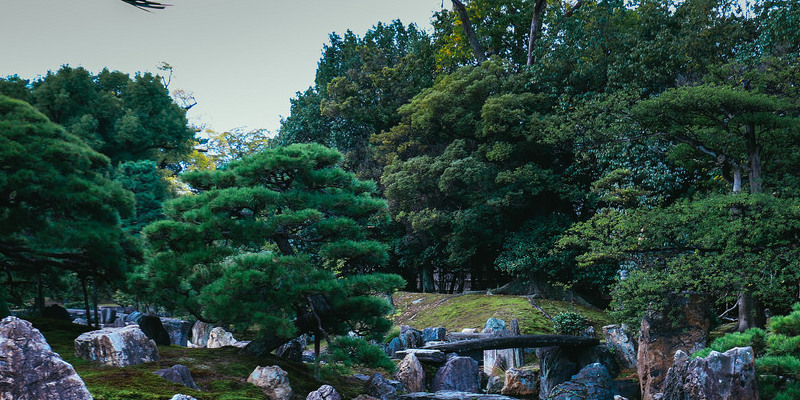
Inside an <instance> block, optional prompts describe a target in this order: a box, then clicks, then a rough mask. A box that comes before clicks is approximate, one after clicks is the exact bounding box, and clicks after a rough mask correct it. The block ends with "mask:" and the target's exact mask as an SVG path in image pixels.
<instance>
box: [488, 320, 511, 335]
mask: <svg viewBox="0 0 800 400" xmlns="http://www.w3.org/2000/svg"><path fill="white" fill-rule="evenodd" d="M505 329H506V321H503V320H502V319H498V318H489V319H488V320H486V324H485V325H484V326H483V332H485V333H491V332H499V331H503V330H505Z"/></svg>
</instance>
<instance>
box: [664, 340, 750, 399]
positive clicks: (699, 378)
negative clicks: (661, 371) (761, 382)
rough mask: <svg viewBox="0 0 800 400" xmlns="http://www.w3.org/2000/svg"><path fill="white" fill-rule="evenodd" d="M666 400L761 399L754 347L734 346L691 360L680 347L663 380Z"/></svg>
mask: <svg viewBox="0 0 800 400" xmlns="http://www.w3.org/2000/svg"><path fill="white" fill-rule="evenodd" d="M664 383H665V385H664V393H663V397H661V398H662V399H663V400H682V399H693V400H695V399H696V400H735V399H758V388H757V384H756V374H755V364H754V354H753V349H752V348H750V347H734V348H733V349H730V350H728V351H726V352H725V353H719V352H716V351H712V352H711V353H710V354H709V355H708V356H706V357H705V358H700V357H698V358H694V359H691V360H690V359H689V355H688V354H686V353H684V352H683V351H680V350H678V351H677V352H676V353H675V357H674V364H673V366H672V368H670V369H669V371H668V372H667V377H666V379H665V380H664Z"/></svg>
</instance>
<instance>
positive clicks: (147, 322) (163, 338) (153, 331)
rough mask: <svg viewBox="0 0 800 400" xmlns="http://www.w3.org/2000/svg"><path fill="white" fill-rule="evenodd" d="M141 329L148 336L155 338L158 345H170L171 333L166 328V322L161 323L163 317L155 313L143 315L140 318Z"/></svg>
mask: <svg viewBox="0 0 800 400" xmlns="http://www.w3.org/2000/svg"><path fill="white" fill-rule="evenodd" d="M138 324H139V329H141V330H142V332H144V334H145V335H147V337H149V338H150V339H153V340H154V341H155V342H156V344H157V345H160V346H169V345H170V343H171V341H170V338H169V333H167V330H166V329H164V324H162V323H161V318H159V317H157V316H155V315H143V316H142V317H141V318H139V322H138Z"/></svg>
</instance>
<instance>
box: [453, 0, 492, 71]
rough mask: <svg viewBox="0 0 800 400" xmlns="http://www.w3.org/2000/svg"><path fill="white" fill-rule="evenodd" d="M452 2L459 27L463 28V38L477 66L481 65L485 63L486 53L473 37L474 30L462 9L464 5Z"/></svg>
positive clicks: (474, 36)
mask: <svg viewBox="0 0 800 400" xmlns="http://www.w3.org/2000/svg"><path fill="white" fill-rule="evenodd" d="M452 2H453V9H454V10H456V12H458V17H459V19H460V20H461V26H462V27H463V28H464V36H466V37H467V41H468V42H469V46H470V47H472V53H473V54H475V60H477V61H478V64H481V63H483V62H484V61H486V52H484V51H483V46H481V43H480V42H479V41H478V36H477V35H475V29H474V28H473V27H472V22H471V21H470V19H469V14H467V8H466V7H464V3H462V2H461V1H460V0H452Z"/></svg>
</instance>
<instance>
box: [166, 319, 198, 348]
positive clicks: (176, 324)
mask: <svg viewBox="0 0 800 400" xmlns="http://www.w3.org/2000/svg"><path fill="white" fill-rule="evenodd" d="M161 324H162V325H163V326H164V329H165V330H166V331H167V334H168V335H169V343H170V344H174V345H177V346H183V347H186V346H187V345H188V344H189V335H190V334H191V333H192V324H191V323H190V322H189V321H183V320H180V319H177V318H164V317H162V318H161Z"/></svg>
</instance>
